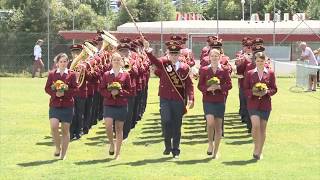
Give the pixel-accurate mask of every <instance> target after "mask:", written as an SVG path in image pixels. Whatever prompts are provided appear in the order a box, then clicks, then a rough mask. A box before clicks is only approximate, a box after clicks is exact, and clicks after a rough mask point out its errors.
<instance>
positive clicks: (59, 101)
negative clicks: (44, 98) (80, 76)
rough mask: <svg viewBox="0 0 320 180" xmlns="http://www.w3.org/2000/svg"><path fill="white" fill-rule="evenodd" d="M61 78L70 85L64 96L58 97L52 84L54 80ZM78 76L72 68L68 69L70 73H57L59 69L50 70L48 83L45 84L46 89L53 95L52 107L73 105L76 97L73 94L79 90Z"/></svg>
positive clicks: (50, 104) (51, 99)
mask: <svg viewBox="0 0 320 180" xmlns="http://www.w3.org/2000/svg"><path fill="white" fill-rule="evenodd" d="M57 80H61V81H63V82H64V83H66V84H67V85H68V88H69V89H68V90H67V91H65V92H64V96H62V97H57V96H56V91H53V90H52V89H51V85H52V84H53V82H55V81H57ZM77 90H78V88H77V78H76V74H75V73H74V72H73V71H72V70H68V74H65V73H64V74H63V75H62V76H61V75H60V73H57V70H56V69H55V70H53V71H50V72H49V75H48V79H47V83H46V86H45V91H46V93H47V94H49V95H50V96H51V98H50V103H49V106H50V107H73V104H74V99H73V96H74V95H75V93H76V92H77Z"/></svg>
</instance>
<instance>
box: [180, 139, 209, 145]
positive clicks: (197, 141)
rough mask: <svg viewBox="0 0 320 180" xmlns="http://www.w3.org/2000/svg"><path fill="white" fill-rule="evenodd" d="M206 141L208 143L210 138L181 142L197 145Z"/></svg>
mask: <svg viewBox="0 0 320 180" xmlns="http://www.w3.org/2000/svg"><path fill="white" fill-rule="evenodd" d="M204 143H208V139H202V140H194V141H182V142H181V143H180V144H186V145H196V144H204Z"/></svg>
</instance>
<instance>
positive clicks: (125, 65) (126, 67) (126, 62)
mask: <svg viewBox="0 0 320 180" xmlns="http://www.w3.org/2000/svg"><path fill="white" fill-rule="evenodd" d="M122 60H123V70H124V71H127V72H128V71H130V70H131V68H132V66H131V64H130V60H129V58H127V57H124V58H123V59H122Z"/></svg>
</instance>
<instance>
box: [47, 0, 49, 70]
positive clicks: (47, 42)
mask: <svg viewBox="0 0 320 180" xmlns="http://www.w3.org/2000/svg"><path fill="white" fill-rule="evenodd" d="M47 5H48V14H47V31H48V33H47V38H48V39H47V46H48V57H47V67H48V71H49V70H50V60H49V59H50V1H48V4H47Z"/></svg>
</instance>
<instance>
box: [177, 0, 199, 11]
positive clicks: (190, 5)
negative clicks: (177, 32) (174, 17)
mask: <svg viewBox="0 0 320 180" xmlns="http://www.w3.org/2000/svg"><path fill="white" fill-rule="evenodd" d="M176 9H177V11H178V12H181V13H190V12H194V13H202V12H203V5H202V4H200V3H195V2H194V1H193V0H178V1H177V3H176Z"/></svg>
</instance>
